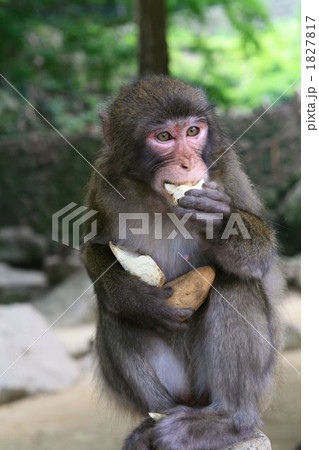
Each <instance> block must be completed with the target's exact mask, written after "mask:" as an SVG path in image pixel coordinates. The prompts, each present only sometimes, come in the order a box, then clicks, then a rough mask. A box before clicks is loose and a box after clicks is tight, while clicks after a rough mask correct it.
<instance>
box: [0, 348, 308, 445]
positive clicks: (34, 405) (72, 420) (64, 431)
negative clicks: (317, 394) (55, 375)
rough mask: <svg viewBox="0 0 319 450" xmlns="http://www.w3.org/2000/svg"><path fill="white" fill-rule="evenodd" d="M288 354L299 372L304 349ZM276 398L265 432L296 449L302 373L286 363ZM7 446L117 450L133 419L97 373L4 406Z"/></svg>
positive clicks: (1, 418) (0, 437)
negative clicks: (103, 391) (100, 386)
mask: <svg viewBox="0 0 319 450" xmlns="http://www.w3.org/2000/svg"><path fill="white" fill-rule="evenodd" d="M284 356H285V357H286V358H287V359H288V360H289V361H290V362H291V363H292V364H293V365H294V366H295V367H296V368H297V369H298V370H299V369H300V351H296V350H294V351H290V352H286V353H285V354H284ZM281 378H282V379H281V382H280V386H279V387H278V392H277V394H276V402H275V405H274V406H273V407H272V409H271V411H270V412H268V414H267V417H266V424H265V427H264V429H263V430H264V431H265V432H266V434H267V435H268V437H269V438H270V439H271V441H272V446H273V450H294V449H295V447H296V446H297V444H298V442H299V441H300V375H299V374H298V373H297V372H296V371H295V370H294V369H292V368H291V367H290V366H289V365H288V364H287V363H286V362H285V361H282V377H281ZM0 424H1V425H0V448H1V449H4V450H118V449H120V448H121V443H122V441H123V439H124V437H125V435H126V434H127V433H128V431H129V430H130V428H132V427H133V426H134V421H133V420H132V419H129V418H127V417H125V416H124V415H123V414H122V413H120V412H119V411H117V410H116V409H115V408H114V405H111V404H110V403H108V402H107V400H106V399H105V398H104V399H103V400H102V399H101V398H99V397H98V394H97V389H96V385H95V383H94V382H93V379H92V376H91V375H90V376H89V375H86V376H85V377H84V378H83V379H82V380H81V381H80V382H79V383H78V384H77V385H75V386H73V387H71V388H70V389H67V390H65V391H63V392H60V393H58V394H53V395H43V396H38V397H33V398H28V399H25V400H20V401H18V402H14V403H10V404H7V405H3V406H2V407H0Z"/></svg>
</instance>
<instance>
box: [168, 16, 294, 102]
mask: <svg viewBox="0 0 319 450" xmlns="http://www.w3.org/2000/svg"><path fill="white" fill-rule="evenodd" d="M299 36H300V25H299V22H298V21H297V20H289V21H283V20H281V21H280V22H277V23H274V24H273V25H272V26H268V27H266V28H265V29H263V30H260V31H259V33H258V49H257V50H256V49H252V48H251V47H247V46H243V45H242V40H241V36H240V35H238V34H236V33H228V34H222V33H217V34H215V35H212V34H211V33H209V32H207V31H206V30H205V29H204V31H202V32H201V33H200V34H195V33H194V32H193V30H191V29H190V28H189V27H185V26H181V25H178V26H172V27H171V29H170V32H169V43H170V49H171V65H170V70H171V73H172V74H173V75H174V76H176V77H181V78H184V79H186V80H188V81H191V82H194V83H197V84H200V85H202V86H203V87H204V88H205V89H206V90H207V91H208V93H209V95H210V96H211V98H212V99H214V101H216V102H217V103H218V104H219V105H223V106H224V107H239V108H241V109H243V110H249V109H251V108H257V107H259V106H260V105H261V104H264V103H266V104H267V103H271V102H273V101H274V100H276V98H277V97H278V96H280V95H281V94H282V93H283V92H284V91H285V90H286V89H287V87H288V86H289V85H290V84H291V83H292V82H293V81H295V80H296V79H297V78H298V76H299V75H300V43H299ZM297 87H298V83H297V85H296V86H295V88H297ZM293 92H294V90H293V89H291V91H289V92H287V95H286V96H290V95H293Z"/></svg>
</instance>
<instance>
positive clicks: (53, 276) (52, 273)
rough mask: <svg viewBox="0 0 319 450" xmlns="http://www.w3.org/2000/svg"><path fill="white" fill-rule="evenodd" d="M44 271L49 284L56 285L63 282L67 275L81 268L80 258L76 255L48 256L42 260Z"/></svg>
mask: <svg viewBox="0 0 319 450" xmlns="http://www.w3.org/2000/svg"><path fill="white" fill-rule="evenodd" d="M43 266H44V270H45V272H46V275H47V278H48V280H49V282H50V284H57V283H60V282H61V281H63V280H65V279H66V278H67V277H68V276H69V275H71V274H72V273H74V272H77V271H79V270H80V269H82V268H83V264H82V262H81V260H80V256H79V255H77V254H71V255H67V256H65V257H63V256H60V255H48V256H46V257H45V258H44V262H43Z"/></svg>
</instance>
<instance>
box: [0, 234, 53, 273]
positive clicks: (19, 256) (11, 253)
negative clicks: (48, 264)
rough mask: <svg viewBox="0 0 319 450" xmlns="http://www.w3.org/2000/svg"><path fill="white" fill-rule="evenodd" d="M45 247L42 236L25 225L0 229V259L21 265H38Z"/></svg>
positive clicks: (40, 262)
mask: <svg viewBox="0 0 319 450" xmlns="http://www.w3.org/2000/svg"><path fill="white" fill-rule="evenodd" d="M46 249H47V244H46V240H45V239H44V237H43V236H40V235H39V234H37V233H35V232H34V231H33V230H32V229H31V228H29V227H27V226H18V227H6V228H1V229H0V261H3V262H6V263H9V264H13V265H17V266H22V267H40V266H41V264H42V260H43V257H44V255H45V253H46Z"/></svg>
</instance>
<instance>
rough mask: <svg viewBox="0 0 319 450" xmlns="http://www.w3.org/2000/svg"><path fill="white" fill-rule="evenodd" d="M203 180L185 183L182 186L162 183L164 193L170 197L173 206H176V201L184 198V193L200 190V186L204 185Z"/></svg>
mask: <svg viewBox="0 0 319 450" xmlns="http://www.w3.org/2000/svg"><path fill="white" fill-rule="evenodd" d="M204 182H205V180H203V179H202V180H199V181H197V183H196V181H186V182H185V183H183V184H173V183H169V182H166V183H164V187H165V189H166V191H167V192H168V193H169V194H170V195H171V197H172V198H173V201H174V204H175V205H177V201H178V200H179V199H180V198H182V197H184V195H185V192H187V191H189V190H191V189H202V186H203V184H204Z"/></svg>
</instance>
